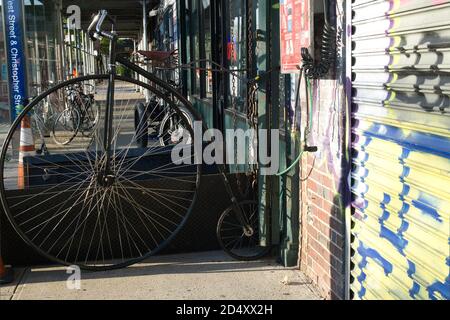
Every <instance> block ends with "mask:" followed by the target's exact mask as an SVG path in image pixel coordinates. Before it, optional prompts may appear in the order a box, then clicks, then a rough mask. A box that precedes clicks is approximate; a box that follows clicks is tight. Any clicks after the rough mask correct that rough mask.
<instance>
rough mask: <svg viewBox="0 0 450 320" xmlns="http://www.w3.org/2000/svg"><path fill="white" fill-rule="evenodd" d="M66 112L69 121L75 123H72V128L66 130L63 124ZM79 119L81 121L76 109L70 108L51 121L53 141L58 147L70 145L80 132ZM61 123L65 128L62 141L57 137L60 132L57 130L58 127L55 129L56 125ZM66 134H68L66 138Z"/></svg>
mask: <svg viewBox="0 0 450 320" xmlns="http://www.w3.org/2000/svg"><path fill="white" fill-rule="evenodd" d="M68 112H70V118H71V121H76V123H73V125H72V128H66V124H64V122H65V121H66V118H67V113H68ZM74 119H75V120H74ZM80 119H81V116H80V112H79V111H78V110H77V108H74V107H72V108H70V109H65V110H63V111H62V112H61V113H60V114H58V115H57V116H56V118H55V120H54V121H53V125H52V134H53V140H54V141H55V142H56V143H57V144H59V145H67V144H69V143H71V142H72V141H73V139H74V138H75V137H76V136H77V134H78V132H79V130H80ZM61 123H62V126H63V127H65V128H64V129H66V130H64V133H65V138H64V139H63V140H62V141H61V139H60V137H58V136H59V135H60V134H59V133H58V132H59V131H61V130H58V129H59V127H57V125H58V124H61ZM66 132H69V135H68V137H67V133H66Z"/></svg>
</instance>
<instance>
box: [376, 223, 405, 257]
mask: <svg viewBox="0 0 450 320" xmlns="http://www.w3.org/2000/svg"><path fill="white" fill-rule="evenodd" d="M380 237H381V238H384V239H386V240H388V241H389V242H390V243H391V244H392V245H393V246H394V247H395V248H396V249H397V250H398V251H399V252H400V253H401V254H402V255H404V250H405V248H406V246H407V245H408V241H407V240H405V239H403V236H402V235H401V234H396V233H394V232H392V231H391V230H389V229H388V228H386V227H385V226H383V225H382V226H381V227H380Z"/></svg>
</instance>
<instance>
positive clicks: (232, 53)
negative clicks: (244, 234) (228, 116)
mask: <svg viewBox="0 0 450 320" xmlns="http://www.w3.org/2000/svg"><path fill="white" fill-rule="evenodd" d="M232 3H233V1H230V69H232V68H233V67H234V66H233V64H234V63H235V62H237V59H235V58H234V57H235V56H237V53H236V48H235V34H234V18H233V7H232ZM235 93H236V77H235V76H234V75H233V74H231V94H230V100H231V111H232V113H233V130H234V131H236V129H237V105H236V104H237V102H236V98H237V93H236V95H235ZM233 149H234V164H235V166H237V165H238V163H237V162H238V155H237V152H238V150H237V148H236V141H235V140H234V138H233ZM236 184H237V188H238V191H239V193H240V194H241V195H243V196H244V193H245V192H244V191H243V190H242V183H241V179H240V175H239V172H236Z"/></svg>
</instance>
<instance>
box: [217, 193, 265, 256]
mask: <svg viewBox="0 0 450 320" xmlns="http://www.w3.org/2000/svg"><path fill="white" fill-rule="evenodd" d="M238 205H239V206H240V207H241V209H242V211H243V213H244V214H245V215H246V219H248V220H249V221H250V225H251V227H252V228H253V230H254V234H253V235H251V236H246V235H245V234H244V232H243V226H242V225H241V223H240V222H239V219H238V218H237V217H236V213H235V212H234V211H233V210H234V209H233V206H230V207H228V208H227V209H226V210H225V211H224V212H223V213H222V214H221V215H220V218H219V221H218V223H217V229H216V235H217V240H218V242H219V244H220V247H221V248H222V250H223V251H224V252H225V253H227V254H228V255H229V256H230V257H232V258H234V259H236V260H241V261H253V260H258V259H261V258H263V257H265V256H266V255H268V254H269V253H270V250H271V247H270V246H265V247H263V246H260V245H259V215H258V202H257V201H255V200H245V201H241V202H239V203H238ZM253 216H254V217H253ZM230 239H231V240H230ZM243 240H244V241H243ZM245 240H248V247H247V248H244V245H243V244H244V242H245ZM230 245H232V246H230ZM236 245H239V246H238V247H236Z"/></svg>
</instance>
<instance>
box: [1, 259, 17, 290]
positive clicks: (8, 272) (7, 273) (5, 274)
mask: <svg viewBox="0 0 450 320" xmlns="http://www.w3.org/2000/svg"><path fill="white" fill-rule="evenodd" d="M13 280H14V276H13V272H12V269H11V268H6V267H5V265H4V264H3V259H2V257H1V256H0V284H7V283H11V282H13Z"/></svg>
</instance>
